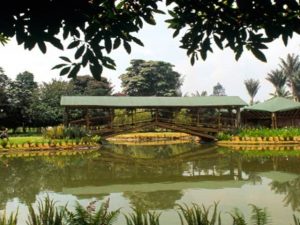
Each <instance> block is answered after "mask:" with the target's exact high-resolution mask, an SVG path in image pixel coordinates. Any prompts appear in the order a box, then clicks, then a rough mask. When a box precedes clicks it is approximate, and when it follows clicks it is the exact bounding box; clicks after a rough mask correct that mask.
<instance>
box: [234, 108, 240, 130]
mask: <svg viewBox="0 0 300 225" xmlns="http://www.w3.org/2000/svg"><path fill="white" fill-rule="evenodd" d="M240 126H241V109H240V108H236V123H235V128H239V127H240Z"/></svg>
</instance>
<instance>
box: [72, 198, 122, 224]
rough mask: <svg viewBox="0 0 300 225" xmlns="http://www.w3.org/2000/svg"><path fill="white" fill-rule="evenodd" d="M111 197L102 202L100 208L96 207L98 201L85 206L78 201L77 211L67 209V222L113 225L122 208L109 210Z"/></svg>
mask: <svg viewBox="0 0 300 225" xmlns="http://www.w3.org/2000/svg"><path fill="white" fill-rule="evenodd" d="M108 207H109V199H108V200H107V201H106V202H104V203H103V204H101V206H100V208H99V209H98V210H97V209H96V201H92V202H90V204H89V205H88V206H87V207H86V208H84V207H83V206H82V205H80V204H79V203H78V202H77V204H76V207H75V211H74V212H71V211H68V210H67V211H66V224H67V225H99V224H101V225H111V224H113V223H114V222H115V221H116V219H117V217H118V215H119V212H120V210H119V209H118V210H115V211H110V212H109V211H108Z"/></svg>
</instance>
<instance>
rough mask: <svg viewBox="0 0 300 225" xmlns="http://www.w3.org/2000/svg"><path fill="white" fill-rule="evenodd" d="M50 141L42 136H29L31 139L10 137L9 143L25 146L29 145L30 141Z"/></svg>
mask: <svg viewBox="0 0 300 225" xmlns="http://www.w3.org/2000/svg"><path fill="white" fill-rule="evenodd" d="M47 140H48V139H45V138H44V137H42V136H29V137H9V142H10V143H14V144H23V143H27V142H28V141H29V142H31V143H42V142H45V141H47Z"/></svg>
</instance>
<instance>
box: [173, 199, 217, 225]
mask: <svg viewBox="0 0 300 225" xmlns="http://www.w3.org/2000/svg"><path fill="white" fill-rule="evenodd" d="M178 208H179V212H178V215H179V217H180V221H181V225H185V224H187V225H216V224H218V225H221V214H220V212H218V203H214V205H213V208H211V206H210V207H208V208H206V207H205V206H204V205H202V206H200V205H197V204H193V205H192V206H191V207H189V206H187V205H186V204H184V205H178ZM211 209H212V212H211ZM210 215H211V216H210Z"/></svg>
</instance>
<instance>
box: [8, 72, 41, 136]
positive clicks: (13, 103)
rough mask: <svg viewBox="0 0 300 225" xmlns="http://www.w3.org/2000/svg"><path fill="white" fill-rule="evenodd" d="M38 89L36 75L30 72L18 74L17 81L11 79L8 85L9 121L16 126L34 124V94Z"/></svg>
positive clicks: (12, 125)
mask: <svg viewBox="0 0 300 225" xmlns="http://www.w3.org/2000/svg"><path fill="white" fill-rule="evenodd" d="M36 89H37V83H36V82H35V81H34V75H33V74H32V73H30V72H27V71H25V72H23V73H20V74H18V75H17V77H16V80H15V81H11V82H10V83H9V84H8V87H7V97H8V104H9V108H8V114H9V117H8V118H7V123H8V124H9V125H10V126H11V127H13V128H16V127H18V126H22V127H23V131H25V126H29V125H31V124H32V119H33V118H32V110H31V104H32V103H33V95H34V92H35V91H36Z"/></svg>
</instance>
